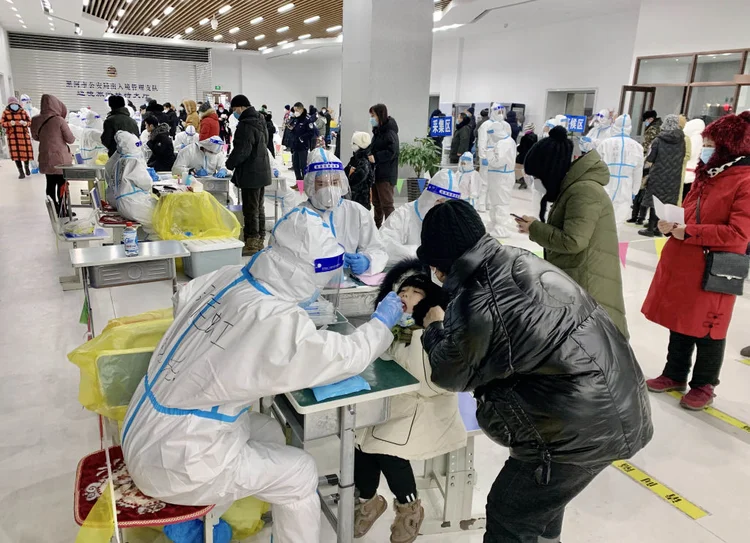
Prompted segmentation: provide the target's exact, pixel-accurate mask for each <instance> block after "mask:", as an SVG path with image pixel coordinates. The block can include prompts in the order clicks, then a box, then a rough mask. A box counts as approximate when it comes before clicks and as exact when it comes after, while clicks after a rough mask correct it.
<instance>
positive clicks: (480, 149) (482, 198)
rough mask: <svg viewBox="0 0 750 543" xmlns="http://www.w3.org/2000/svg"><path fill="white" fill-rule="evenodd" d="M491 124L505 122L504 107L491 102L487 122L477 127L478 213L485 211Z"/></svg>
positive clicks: (490, 147)
mask: <svg viewBox="0 0 750 543" xmlns="http://www.w3.org/2000/svg"><path fill="white" fill-rule="evenodd" d="M492 122H502V123H505V124H508V123H506V122H505V106H503V105H502V104H499V103H497V102H493V103H492V106H491V107H490V118H489V120H488V121H486V122H484V123H482V126H480V127H479V132H478V134H477V155H479V176H480V177H481V179H482V190H481V191H480V194H479V200H478V203H477V205H476V208H477V210H478V211H486V209H487V170H488V169H489V158H490V152H491V151H492V144H491V143H490V141H489V137H488V136H487V131H488V130H489V129H490V125H491V124H492ZM508 131H509V132H510V125H509V124H508Z"/></svg>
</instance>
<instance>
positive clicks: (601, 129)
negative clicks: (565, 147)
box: [566, 109, 613, 144]
mask: <svg viewBox="0 0 750 543" xmlns="http://www.w3.org/2000/svg"><path fill="white" fill-rule="evenodd" d="M589 124H590V126H591V130H589V132H588V134H586V135H587V136H588V137H589V138H591V139H592V141H593V142H594V144H598V143H599V142H600V141H602V140H605V139H607V138H608V137H610V136H612V134H613V131H612V113H611V112H610V111H609V110H608V109H602V110H601V111H600V112H599V113H597V114H596V115H594V118H593V119H592V120H591V123H589ZM566 128H567V126H566Z"/></svg>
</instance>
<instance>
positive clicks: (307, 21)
mask: <svg viewBox="0 0 750 543" xmlns="http://www.w3.org/2000/svg"><path fill="white" fill-rule="evenodd" d="M318 21H320V15H316V16H315V17H310V18H309V19H305V24H306V25H310V24H313V23H317V22H318Z"/></svg>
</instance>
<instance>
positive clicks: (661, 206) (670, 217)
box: [654, 196, 685, 224]
mask: <svg viewBox="0 0 750 543" xmlns="http://www.w3.org/2000/svg"><path fill="white" fill-rule="evenodd" d="M654 211H656V216H657V217H659V218H660V219H661V220H663V221H667V222H674V223H677V224H685V210H684V209H683V208H681V207H677V206H676V205H674V204H665V203H662V201H661V200H659V199H658V198H657V197H656V196H654Z"/></svg>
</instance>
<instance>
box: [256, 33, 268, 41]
mask: <svg viewBox="0 0 750 543" xmlns="http://www.w3.org/2000/svg"><path fill="white" fill-rule="evenodd" d="M265 37H266V35H265V34H259V35H258V36H255V41H260V40H262V39H263V38H265Z"/></svg>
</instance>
